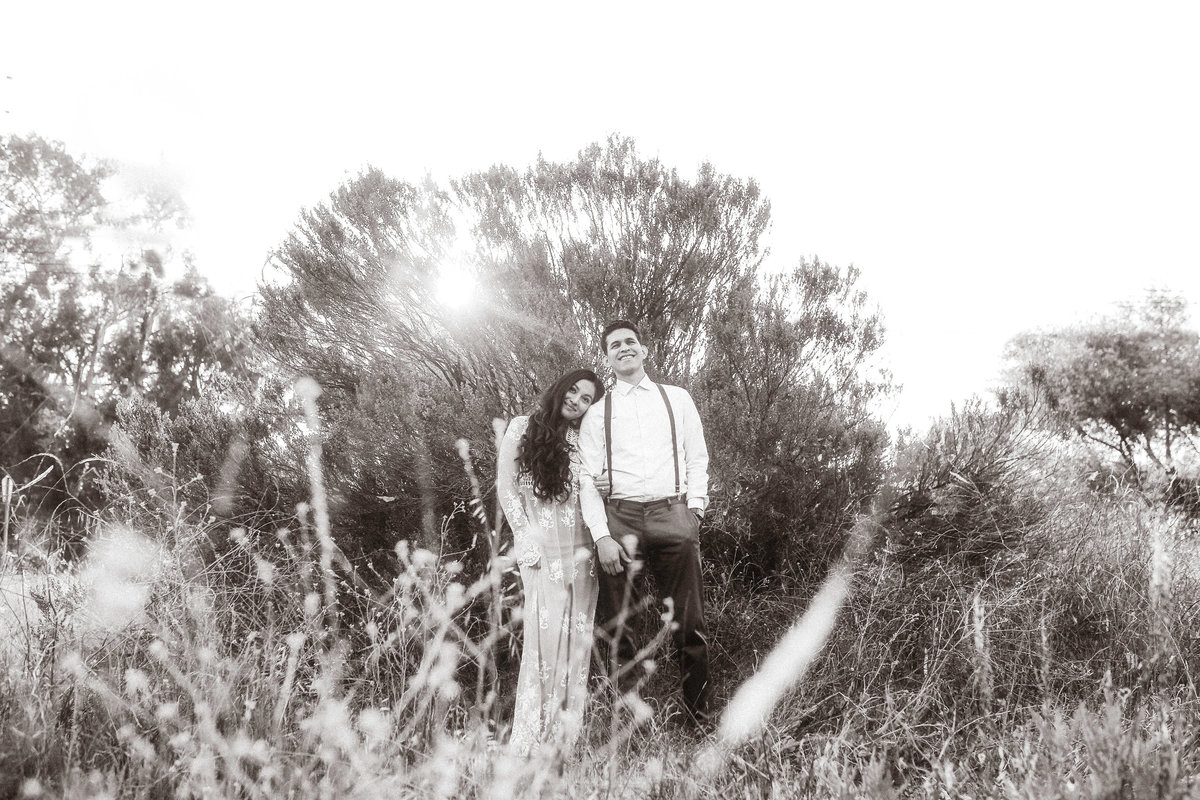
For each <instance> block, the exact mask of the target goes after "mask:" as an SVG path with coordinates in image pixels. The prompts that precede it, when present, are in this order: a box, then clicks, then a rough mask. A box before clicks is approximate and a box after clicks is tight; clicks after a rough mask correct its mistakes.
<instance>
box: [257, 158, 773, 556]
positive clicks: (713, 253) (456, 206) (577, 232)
mask: <svg viewBox="0 0 1200 800" xmlns="http://www.w3.org/2000/svg"><path fill="white" fill-rule="evenodd" d="M767 220H768V211H767V204H766V202H765V200H763V199H762V198H761V196H760V195H759V192H758V189H757V186H755V184H754V183H753V182H752V181H740V180H736V179H733V178H728V177H725V176H720V175H718V174H717V173H716V172H715V170H713V169H712V168H711V167H710V166H707V165H705V166H703V167H702V168H701V170H700V173H699V176H698V178H697V179H696V180H686V179H684V178H681V177H680V176H679V175H678V174H677V173H676V172H675V171H673V170H669V169H667V168H666V167H664V166H663V165H662V164H661V163H660V162H658V161H657V160H655V159H643V158H641V157H640V156H639V155H638V154H637V151H636V149H635V147H634V146H633V143H632V142H631V141H629V140H627V139H619V138H613V139H610V140H609V141H608V142H607V143H606V144H604V145H595V146H592V147H589V148H587V149H585V150H584V151H583V152H581V153H580V154H579V157H578V158H577V159H576V160H575V161H573V162H569V163H564V164H555V163H549V162H546V161H539V162H538V163H537V164H536V165H534V166H533V167H531V168H530V169H528V170H527V171H526V172H524V173H520V172H518V171H516V170H513V169H510V168H506V167H494V168H492V169H491V170H488V171H486V172H483V173H478V174H474V175H469V176H467V177H465V178H463V179H462V180H460V181H456V182H454V184H453V185H452V186H451V188H449V189H442V188H439V187H437V186H435V185H433V184H432V183H425V184H423V185H420V186H414V185H411V184H407V183H404V182H401V181H397V180H394V179H391V178H388V177H387V176H385V175H384V174H383V173H381V172H380V171H378V170H374V169H371V170H368V171H366V172H364V173H363V174H362V175H361V176H359V177H358V178H357V179H355V180H354V181H352V182H350V183H349V184H347V185H346V186H343V187H341V188H340V189H339V190H337V191H336V192H335V193H334V194H333V195H332V196H331V198H330V200H329V202H328V203H327V204H324V205H321V206H319V207H317V208H315V209H312V210H309V211H306V212H304V213H303V214H302V216H301V220H300V222H299V224H298V225H297V227H296V229H295V231H294V232H293V233H292V235H291V236H290V237H289V238H288V239H287V241H286V242H285V243H284V244H283V246H282V247H281V248H280V249H279V251H278V253H277V255H276V258H275V263H276V266H277V267H278V268H279V271H280V273H281V275H282V277H283V280H282V281H281V282H280V283H279V284H277V285H273V286H264V287H263V303H262V309H261V314H260V316H259V319H258V324H257V328H256V329H257V331H258V333H259V336H260V339H261V341H262V342H263V343H264V345H265V346H266V347H267V348H268V349H269V350H270V351H271V352H272V353H274V354H275V356H276V358H277V359H278V361H279V362H280V363H281V364H282V365H283V367H284V368H285V369H287V370H289V371H290V372H291V373H292V374H294V375H296V376H299V375H308V376H311V377H313V378H315V379H316V380H317V381H318V382H319V383H320V384H321V385H322V387H323V388H324V390H325V393H324V395H323V404H324V405H323V407H324V410H325V414H326V422H327V424H328V425H329V430H328V432H327V436H328V440H327V454H328V456H329V459H330V464H331V467H332V469H333V471H334V473H335V478H336V479H335V480H334V481H333V482H332V485H333V486H334V487H335V492H336V493H338V496H339V497H340V498H341V499H344V500H346V501H347V502H346V503H344V504H343V507H353V508H354V509H355V511H356V513H358V514H360V515H361V514H362V513H363V512H366V513H367V514H369V515H371V518H372V519H375V520H377V521H379V522H380V523H382V524H384V525H386V526H389V527H390V529H391V530H390V533H391V534H392V535H405V534H406V533H407V534H410V535H411V533H412V532H413V529H415V528H419V527H423V528H424V535H425V537H426V538H427V539H428V540H432V539H434V538H435V535H436V533H437V531H436V530H433V529H432V526H431V522H432V521H434V520H435V519H436V517H437V514H434V515H433V516H432V517H431V516H430V515H429V514H428V512H427V510H422V509H420V508H418V507H417V501H419V503H420V504H422V505H427V502H428V500H429V498H435V499H437V500H439V501H440V505H439V507H438V509H437V511H438V512H439V513H445V512H446V511H447V510H449V509H451V508H452V507H453V505H454V498H455V497H456V496H458V497H461V496H462V493H463V491H464V486H465V485H464V479H463V472H462V465H461V462H460V461H459V460H458V457H457V455H456V454H455V452H454V449H453V442H454V439H455V438H456V437H459V436H466V437H469V438H471V439H473V440H475V441H477V442H486V441H488V439H489V437H490V430H491V428H490V420H491V419H492V418H493V417H497V416H499V417H505V418H506V417H508V416H511V415H512V414H514V413H518V412H520V411H523V410H528V409H529V407H530V405H531V403H532V402H533V401H534V399H535V398H536V397H537V395H538V394H539V393H540V392H541V391H542V390H543V389H544V388H545V387H546V386H548V385H549V384H550V383H551V382H552V381H553V379H554V378H555V377H557V376H558V375H559V374H561V373H562V372H563V371H565V370H566V369H568V368H569V367H572V366H576V365H579V364H589V363H595V362H596V361H597V359H598V351H599V346H598V337H599V327H600V326H601V325H602V321H603V320H605V319H608V318H612V317H616V316H622V317H628V318H632V319H635V320H638V321H639V322H643V323H645V325H646V328H647V337H648V338H649V339H650V340H651V341H653V342H654V343H655V352H656V358H657V363H658V364H659V365H660V367H661V368H662V369H663V370H664V371H665V372H667V373H668V374H674V375H679V376H682V377H684V378H686V377H687V374H688V365H689V363H690V362H691V361H692V360H693V359H694V357H695V355H696V353H697V352H698V348H699V345H700V343H701V342H702V341H703V339H702V337H703V326H702V320H703V318H704V315H705V313H706V312H707V309H708V308H709V307H710V305H711V304H712V302H713V300H714V299H715V298H717V297H720V296H722V295H724V294H725V293H726V292H727V291H728V290H729V289H730V288H731V287H732V286H733V285H734V283H735V282H736V281H737V280H739V279H740V278H741V277H743V276H745V275H746V274H749V273H751V272H752V271H753V270H754V268H755V267H756V266H757V263H758V261H759V259H760V258H761V245H760V243H759V238H760V236H761V234H762V232H763V230H764V229H765V227H766V224H767ZM447 275H459V276H462V277H463V279H464V280H469V281H470V283H471V284H473V285H474V286H475V289H474V298H475V299H474V302H472V303H470V304H467V305H465V306H464V305H461V304H457V303H453V302H447V298H446V297H445V288H446V287H445V285H444V281H445V280H446V276H447ZM459 288H460V291H463V292H466V291H468V289H469V287H468V286H467V285H463V286H461V287H459ZM483 452H485V453H487V458H486V459H485V462H486V465H485V466H486V470H485V471H486V472H487V473H488V474H490V459H491V456H492V455H493V451H492V450H491V449H490V448H484V450H483ZM405 506H407V507H405ZM418 520H423V522H422V523H421V525H420V526H418ZM383 533H387V531H384V532H383ZM431 543H436V542H432V541H431ZM437 544H439V546H440V543H437Z"/></svg>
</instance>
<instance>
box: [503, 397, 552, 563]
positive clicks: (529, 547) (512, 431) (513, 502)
mask: <svg viewBox="0 0 1200 800" xmlns="http://www.w3.org/2000/svg"><path fill="white" fill-rule="evenodd" d="M528 424H529V418H528V417H513V420H512V422H510V423H509V424H508V430H507V431H505V432H504V439H503V440H502V441H501V443H500V456H499V461H498V463H497V464H496V496H497V497H498V498H499V499H500V507H501V508H502V509H504V516H505V518H506V519H507V520H508V524H509V526H511V527H512V532H513V552H512V556H513V558H515V559H516V560H517V563H519V564H523V565H525V566H529V567H531V566H534V565H535V564H537V563H538V561H539V560H540V559H541V554H540V553H539V552H538V549H537V545H536V544H535V543H534V540H533V537H532V536H530V535H529V518H528V517H527V516H526V515H525V504H524V503H523V502H522V501H521V485H520V480H519V478H518V472H519V468H518V466H517V451H518V449H519V448H520V446H521V437H522V436H524V435H525V428H526V427H527V426H528Z"/></svg>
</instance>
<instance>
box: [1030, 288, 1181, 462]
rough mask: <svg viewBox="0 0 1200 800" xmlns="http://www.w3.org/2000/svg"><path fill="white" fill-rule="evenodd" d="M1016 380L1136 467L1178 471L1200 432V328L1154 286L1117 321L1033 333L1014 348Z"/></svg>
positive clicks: (1095, 441) (1177, 298)
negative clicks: (1184, 451) (1183, 455)
mask: <svg viewBox="0 0 1200 800" xmlns="http://www.w3.org/2000/svg"><path fill="white" fill-rule="evenodd" d="M1008 358H1009V359H1010V361H1012V362H1013V364H1014V366H1013V370H1012V371H1013V374H1014V379H1015V381H1016V382H1017V383H1019V384H1027V385H1030V386H1033V387H1036V388H1037V389H1038V390H1040V391H1042V392H1044V393H1045V394H1046V396H1047V398H1048V400H1049V401H1050V403H1051V405H1052V407H1053V408H1054V409H1055V410H1056V411H1057V413H1058V417H1059V419H1060V420H1061V421H1062V422H1063V423H1064V424H1065V425H1067V426H1068V427H1069V429H1071V430H1073V431H1074V432H1075V433H1076V434H1078V435H1079V436H1080V437H1081V438H1083V439H1084V440H1086V441H1088V442H1091V443H1093V444H1095V445H1099V446H1101V447H1103V448H1104V449H1106V450H1108V451H1109V452H1111V453H1114V454H1116V455H1117V456H1119V458H1120V459H1121V460H1122V462H1124V464H1125V465H1126V466H1127V467H1128V468H1130V469H1135V470H1136V469H1137V468H1138V467H1139V465H1140V464H1141V463H1143V462H1148V463H1150V464H1153V465H1155V466H1157V467H1161V468H1163V469H1167V470H1171V469H1173V468H1174V467H1175V463H1176V460H1177V456H1178V455H1179V453H1180V449H1181V448H1184V449H1188V450H1191V451H1193V452H1194V451H1195V445H1196V436H1197V435H1198V434H1200V334H1198V333H1197V332H1196V330H1195V329H1194V328H1192V327H1190V326H1189V324H1188V314H1187V303H1186V301H1185V300H1184V299H1183V298H1182V297H1180V296H1179V295H1177V294H1173V293H1170V292H1150V293H1148V294H1147V295H1146V297H1145V298H1144V299H1143V300H1142V301H1141V302H1139V303H1135V304H1130V305H1127V306H1125V307H1124V308H1123V309H1122V311H1121V313H1120V314H1119V315H1118V316H1116V317H1114V318H1107V319H1101V320H1098V321H1096V322H1094V323H1091V324H1086V325H1079V326H1074V327H1069V328H1064V329H1061V330H1056V331H1050V332H1040V333H1027V334H1023V335H1022V336H1019V337H1017V338H1016V339H1014V340H1013V342H1012V343H1011V344H1010V345H1009V349H1008Z"/></svg>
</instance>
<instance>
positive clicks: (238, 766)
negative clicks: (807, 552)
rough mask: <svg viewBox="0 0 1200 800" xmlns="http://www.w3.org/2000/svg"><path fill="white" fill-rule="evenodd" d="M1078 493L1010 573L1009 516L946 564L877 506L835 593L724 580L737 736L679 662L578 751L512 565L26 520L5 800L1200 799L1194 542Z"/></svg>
mask: <svg viewBox="0 0 1200 800" xmlns="http://www.w3.org/2000/svg"><path fill="white" fill-rule="evenodd" d="M1057 491H1058V492H1059V493H1058V495H1056V496H1055V497H1053V498H1051V500H1050V501H1049V502H1048V504H1047V505H1046V511H1047V513H1045V514H1042V515H1041V516H1040V517H1039V519H1038V521H1037V522H1036V523H1031V524H1029V525H1027V526H1026V527H1024V528H1022V529H1020V530H1019V531H1017V534H1019V535H1008V536H1007V537H1006V538H1005V540H1004V543H1003V546H1002V547H1000V548H999V549H996V548H993V552H992V553H991V555H990V556H989V558H988V559H987V561H986V563H985V564H983V566H980V563H978V562H977V560H974V559H972V558H970V557H967V556H970V554H971V548H972V545H971V543H972V542H973V541H975V538H973V537H976V536H983V535H985V534H987V533H988V532H987V531H968V530H958V531H956V532H954V536H955V537H957V538H956V539H955V541H956V542H957V549H951V550H950V551H947V550H946V547H947V543H946V542H945V541H944V539H945V537H946V536H947V534H946V532H945V531H943V532H942V533H941V534H940V536H941V539H939V542H938V543H937V548H934V550H936V552H937V553H939V555H937V556H936V557H929V558H924V559H921V558H916V557H915V556H914V555H913V553H916V552H923V551H921V549H920V547H924V546H925V545H924V544H920V543H919V544H920V547H918V546H917V545H913V544H912V541H913V538H914V536H915V537H917V539H920V537H921V536H926V535H929V536H932V534H925V533H923V532H921V531H916V532H915V533H914V532H913V531H909V532H907V533H906V534H905V536H904V537H901V536H899V535H898V534H897V533H896V532H895V531H892V530H890V529H888V527H887V526H886V525H884V526H882V527H881V526H879V525H877V524H876V521H874V520H871V519H868V518H864V520H863V521H862V522H861V523H860V525H859V527H858V528H857V529H856V531H857V533H856V534H855V536H856V545H855V546H853V547H851V548H849V552H850V553H851V556H850V557H848V558H847V559H846V560H844V561H843V562H841V563H840V564H839V565H838V566H836V567H835V568H834V570H833V572H832V573H831V574H830V576H829V577H828V578H827V579H826V580H825V582H824V583H821V584H816V583H814V584H813V585H805V584H803V583H802V582H799V581H793V582H791V583H784V582H777V583H775V584H772V585H770V586H767V585H765V584H764V585H759V586H747V585H744V584H742V583H740V582H739V581H737V580H736V579H734V578H733V577H731V576H730V575H724V574H720V573H717V572H713V571H711V570H710V572H709V574H708V575H707V581H708V603H709V615H710V627H711V629H712V636H713V653H714V667H715V671H716V676H717V687H716V688H717V695H718V698H719V700H720V704H721V706H722V707H723V709H724V713H723V717H722V719H721V722H720V727H719V728H718V729H717V730H716V731H713V732H709V733H707V734H698V733H696V732H694V731H692V730H691V729H690V728H688V727H687V726H684V725H682V724H680V722H679V715H678V712H677V711H676V710H675V707H674V705H673V699H672V694H673V692H672V689H673V687H674V685H675V679H674V676H673V670H674V667H673V664H672V663H671V658H670V657H669V654H666V653H660V654H657V655H656V663H657V664H658V666H659V668H658V669H657V670H655V671H654V673H653V674H652V676H651V677H650V679H649V680H648V682H647V683H646V684H645V685H643V686H642V687H640V690H639V692H638V693H636V694H633V695H630V696H627V697H622V698H617V699H615V700H613V699H612V698H610V697H609V696H608V694H607V692H606V690H605V688H604V687H605V683H604V681H603V680H602V679H601V678H600V676H599V675H597V676H596V680H595V681H594V687H595V693H594V696H593V699H592V701H591V704H590V706H589V711H588V714H587V716H586V725H585V732H584V736H583V741H582V743H581V744H580V746H579V747H578V748H576V749H575V750H574V751H572V752H568V753H563V752H559V751H558V750H556V749H555V748H553V747H547V748H545V750H544V751H542V752H540V753H538V754H536V755H535V756H534V757H533V758H531V759H528V760H525V759H517V758H514V757H513V756H512V755H511V754H509V753H508V752H507V749H506V747H505V738H506V737H505V733H506V726H507V724H508V721H509V719H510V716H511V699H510V695H511V692H512V689H513V686H514V685H515V664H516V652H515V648H516V643H517V641H518V637H515V636H514V634H519V625H520V620H519V612H518V609H519V606H520V597H519V587H518V586H517V584H516V582H515V580H514V578H513V576H512V574H511V571H506V570H505V569H504V568H503V567H504V565H503V564H502V563H494V565H493V568H492V569H491V570H490V571H489V570H485V571H483V572H481V573H480V574H469V571H468V570H467V569H466V568H465V567H464V566H463V564H462V563H460V562H457V561H449V560H447V561H439V559H438V558H437V557H436V556H435V555H434V554H432V553H430V552H427V551H423V550H415V549H411V548H410V547H409V546H408V545H407V543H404V542H401V543H399V544H398V545H397V559H398V563H399V564H400V565H401V567H402V568H401V569H400V571H399V574H398V576H397V577H396V578H395V580H394V581H392V582H391V583H390V584H386V585H385V584H380V583H379V582H378V581H374V582H372V581H370V580H367V579H365V578H362V577H360V576H358V575H357V574H356V573H355V572H354V571H353V570H352V569H349V568H347V567H346V566H345V565H342V564H341V563H340V557H339V551H338V550H337V547H336V544H335V541H336V538H337V532H336V531H332V530H330V529H329V528H328V522H327V521H325V519H324V517H323V515H322V513H321V509H320V506H319V505H318V506H317V507H316V508H314V509H312V510H302V514H301V517H300V518H301V519H302V520H305V521H304V522H303V523H302V524H298V525H296V526H294V528H293V529H291V530H280V531H253V530H238V531H235V532H234V536H233V537H232V544H231V546H230V547H228V548H226V549H223V550H221V551H219V552H218V551H214V550H213V549H212V548H211V547H210V546H209V544H208V543H209V539H210V536H209V534H210V533H211V531H210V530H209V529H208V528H206V526H205V524H204V523H203V521H189V520H188V519H187V518H185V517H176V518H174V519H168V520H166V521H165V522H163V523H162V526H163V527H162V528H160V529H148V528H146V527H145V526H144V525H143V527H141V528H138V529H135V528H133V527H128V526H122V527H108V528H103V529H100V530H99V531H98V533H97V535H96V536H95V537H94V539H93V541H92V542H91V545H90V550H89V555H88V557H87V558H86V559H84V560H82V561H81V562H78V563H66V562H63V561H61V560H57V559H55V558H54V557H52V556H49V555H46V554H44V553H39V551H38V550H37V548H36V546H34V544H33V542H35V541H36V540H37V539H36V537H35V536H28V535H27V536H26V537H25V540H24V541H25V542H26V544H25V545H23V547H24V549H23V550H22V551H21V552H20V554H19V556H18V555H17V554H16V553H15V552H14V553H13V554H10V555H9V556H7V557H6V559H5V561H4V563H3V569H2V572H0V592H2V599H0V632H2V638H3V641H2V642H0V659H2V663H3V668H2V669H0V731H3V735H2V736H0V742H2V744H0V797H8V796H13V797H65V798H102V797H111V798H143V797H196V798H201V797H204V798H207V797H239V798H241V797H271V798H283V797H288V798H338V800H345V799H347V798H378V797H414V798H416V797H420V798H425V797H431V798H432V797H446V798H450V797H478V798H504V797H571V798H585V797H586V798H593V797H595V798H598V797H606V798H607V797H653V798H692V797H711V798H718V797H720V798H730V797H806V798H807V797H811V798H829V797H862V798H887V797H930V798H934V797H955V798H957V797H964V798H965V797H972V798H981V797H997V798H1055V797H1063V798H1110V797H1111V798H1118V797H1130V798H1141V797H1155V798H1161V797H1168V798H1173V797H1191V796H1198V795H1200V785H1198V784H1197V781H1196V779H1195V776H1196V775H1197V774H1200V758H1198V754H1197V747H1196V735H1197V731H1200V698H1198V696H1197V693H1196V687H1195V680H1194V678H1195V673H1196V669H1197V667H1198V666H1200V644H1198V641H1197V633H1196V630H1195V624H1194V619H1195V617H1196V609H1197V605H1198V604H1200V583H1198V574H1197V570H1198V569H1200V567H1197V563H1198V562H1197V559H1196V549H1197V541H1198V540H1197V538H1196V534H1195V530H1194V527H1192V525H1191V523H1190V522H1189V521H1188V520H1187V519H1186V518H1184V517H1181V516H1178V515H1174V514H1172V513H1169V512H1167V511H1164V510H1163V509H1162V508H1161V507H1160V506H1158V505H1156V504H1155V503H1153V502H1149V501H1147V500H1145V499H1144V498H1140V497H1137V496H1133V495H1129V494H1125V495H1100V494H1096V493H1091V492H1087V491H1083V490H1077V491H1074V490H1073V491H1067V490H1063V489H1061V488H1060V489H1059V490H1057ZM964 553H965V554H966V556H964ZM651 616H653V615H651ZM655 624H658V623H657V618H655V619H654V620H652V621H651V622H648V623H647V631H646V632H647V633H648V634H653V633H654V625H655Z"/></svg>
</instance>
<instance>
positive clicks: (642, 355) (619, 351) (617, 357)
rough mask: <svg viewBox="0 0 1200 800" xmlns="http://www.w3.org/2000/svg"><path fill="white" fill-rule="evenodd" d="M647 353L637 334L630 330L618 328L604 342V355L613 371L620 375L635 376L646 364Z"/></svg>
mask: <svg viewBox="0 0 1200 800" xmlns="http://www.w3.org/2000/svg"><path fill="white" fill-rule="evenodd" d="M646 353H647V350H646V348H645V347H642V343H641V342H639V341H638V337H637V334H636V333H634V332H633V331H631V330H629V329H628V328H617V329H616V330H615V331H611V332H610V333H609V334H608V336H607V338H605V340H604V355H605V357H607V358H608V365H609V366H610V367H612V371H613V372H615V373H616V374H618V375H633V374H635V373H636V372H637V371H638V370H640V369H641V368H642V365H643V364H644V363H645V362H646Z"/></svg>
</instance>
